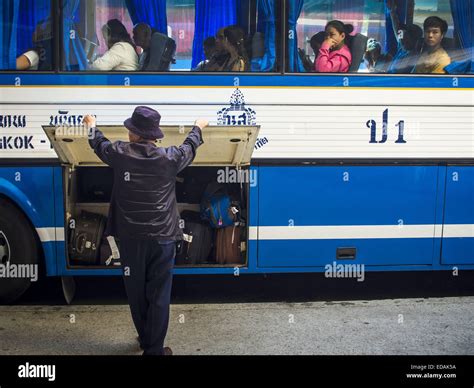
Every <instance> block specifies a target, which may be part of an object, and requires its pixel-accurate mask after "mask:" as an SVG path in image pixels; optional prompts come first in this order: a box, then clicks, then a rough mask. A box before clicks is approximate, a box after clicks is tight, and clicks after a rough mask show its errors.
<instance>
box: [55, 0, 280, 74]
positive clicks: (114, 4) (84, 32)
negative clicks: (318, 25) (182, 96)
mask: <svg viewBox="0 0 474 388" xmlns="http://www.w3.org/2000/svg"><path fill="white" fill-rule="evenodd" d="M73 3H74V5H77V6H75V7H73V6H71V7H66V8H67V9H65V10H64V11H63V14H64V20H63V28H64V31H65V34H64V61H63V68H64V69H65V70H69V71H77V70H89V71H143V72H164V71H165V72H166V71H206V72H214V71H223V72H225V71H229V72H241V71H255V72H270V71H274V70H276V68H277V60H276V43H275V37H276V9H277V5H276V2H275V1H274V0H267V1H258V2H256V1H254V0H226V1H219V2H212V1H209V0H167V1H165V0H155V1H147V2H143V1H132V0H95V1H87V2H77V1H76V2H73ZM257 3H258V4H257Z"/></svg>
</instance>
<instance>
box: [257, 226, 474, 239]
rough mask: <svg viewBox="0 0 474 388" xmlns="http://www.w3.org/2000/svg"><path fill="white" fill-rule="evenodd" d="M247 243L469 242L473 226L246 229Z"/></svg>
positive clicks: (270, 227) (266, 227) (263, 227)
mask: <svg viewBox="0 0 474 388" xmlns="http://www.w3.org/2000/svg"><path fill="white" fill-rule="evenodd" d="M249 229H250V230H249V239H250V240H339V239H340V240H344V239H383V238H389V239H401V238H441V237H443V236H444V237H445V238H463V237H464V238H470V237H474V225H471V224H466V225H444V226H443V225H350V226H260V227H256V226H253V227H250V228H249Z"/></svg>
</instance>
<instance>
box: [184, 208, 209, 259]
mask: <svg viewBox="0 0 474 388" xmlns="http://www.w3.org/2000/svg"><path fill="white" fill-rule="evenodd" d="M181 219H182V220H183V221H184V229H183V233H184V235H185V239H184V240H183V241H182V242H181V244H179V246H180V247H179V250H178V252H177V254H176V265H196V264H201V263H205V262H207V260H208V258H209V255H210V253H211V249H212V235H213V233H212V229H211V228H210V227H209V225H208V224H207V223H205V222H203V221H202V220H201V218H200V215H199V213H197V212H192V211H183V213H182V214H181Z"/></svg>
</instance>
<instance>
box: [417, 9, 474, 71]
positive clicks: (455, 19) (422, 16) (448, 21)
mask: <svg viewBox="0 0 474 388" xmlns="http://www.w3.org/2000/svg"><path fill="white" fill-rule="evenodd" d="M472 13H473V11H472V5H470V4H469V2H466V1H463V0H423V1H422V0H418V1H416V2H415V5H414V10H413V20H414V23H415V24H417V25H420V26H422V28H423V30H424V36H423V39H422V40H421V42H420V47H419V55H418V60H417V64H416V66H415V68H414V71H413V72H414V73H421V74H464V73H469V72H472V58H473V53H472V24H471V23H469V21H470V20H472V16H473V14H472Z"/></svg>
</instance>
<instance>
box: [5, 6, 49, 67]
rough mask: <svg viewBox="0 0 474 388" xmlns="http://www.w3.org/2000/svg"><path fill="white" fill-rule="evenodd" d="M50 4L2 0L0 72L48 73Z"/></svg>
mask: <svg viewBox="0 0 474 388" xmlns="http://www.w3.org/2000/svg"><path fill="white" fill-rule="evenodd" d="M51 21H52V17H51V1H50V0H39V1H35V0H4V1H2V2H1V5H0V23H1V26H0V28H1V34H0V39H1V47H2V54H1V56H0V70H21V71H36V70H40V71H48V70H52V62H53V44H52V41H53V39H52V23H51Z"/></svg>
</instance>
